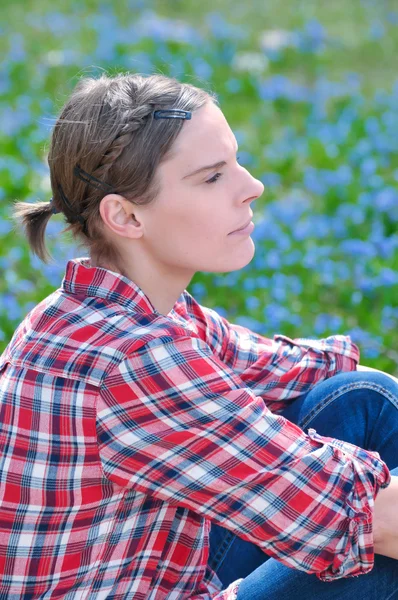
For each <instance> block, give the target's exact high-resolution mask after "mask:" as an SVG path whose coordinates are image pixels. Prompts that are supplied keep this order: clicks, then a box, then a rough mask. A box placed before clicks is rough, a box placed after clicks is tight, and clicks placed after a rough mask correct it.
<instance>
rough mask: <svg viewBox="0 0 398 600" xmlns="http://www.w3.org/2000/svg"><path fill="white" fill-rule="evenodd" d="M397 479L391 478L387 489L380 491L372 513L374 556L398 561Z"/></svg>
mask: <svg viewBox="0 0 398 600" xmlns="http://www.w3.org/2000/svg"><path fill="white" fill-rule="evenodd" d="M397 504H398V477H397V476H396V477H394V476H392V477H391V482H390V484H389V486H388V487H386V488H383V489H380V490H379V493H378V495H377V497H376V499H375V504H374V511H373V538H374V551H375V554H383V555H384V556H389V557H390V558H395V559H398V513H397V510H396V507H397Z"/></svg>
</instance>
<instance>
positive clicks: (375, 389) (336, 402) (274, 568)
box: [209, 371, 398, 600]
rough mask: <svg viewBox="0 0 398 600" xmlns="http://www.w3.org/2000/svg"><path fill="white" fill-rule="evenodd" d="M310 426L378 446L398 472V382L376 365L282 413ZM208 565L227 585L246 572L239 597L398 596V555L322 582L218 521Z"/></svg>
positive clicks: (330, 599)
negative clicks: (363, 570)
mask: <svg viewBox="0 0 398 600" xmlns="http://www.w3.org/2000/svg"><path fill="white" fill-rule="evenodd" d="M282 414H283V415H284V416H285V417H286V418H287V419H289V420H290V421H293V422H294V423H297V424H298V425H299V426H300V427H301V428H302V429H303V430H304V431H307V430H308V428H310V427H312V428H314V429H316V431H317V432H318V433H319V434H320V435H325V436H329V437H334V438H338V439H342V440H344V441H347V442H351V443H352V444H355V445H357V446H361V447H362V448H366V449H368V450H376V451H377V452H379V454H380V456H381V458H382V459H383V460H384V461H385V462H386V463H387V465H388V467H389V469H390V470H391V472H392V474H394V475H398V468H397V467H398V384H397V383H395V382H394V381H393V380H392V379H391V378H389V377H388V376H387V375H384V374H382V373H379V372H373V371H365V372H360V371H355V372H349V373H340V374H339V375H335V376H334V377H331V378H330V379H327V380H326V381H323V382H321V383H319V384H317V385H316V386H314V387H313V389H312V390H311V391H310V392H309V393H308V394H306V395H305V396H302V397H300V398H298V399H297V400H294V401H293V403H292V404H291V405H290V406H288V407H287V408H286V409H285V411H284V412H283V413H282ZM209 565H210V566H211V568H212V569H214V571H215V572H216V573H217V575H218V577H219V578H220V580H221V582H222V584H223V587H224V588H226V587H227V586H228V585H229V584H230V583H231V582H232V581H235V580H236V579H240V578H241V577H243V578H244V581H242V582H241V584H240V587H239V592H238V600H265V599H270V598H275V599H277V600H279V599H280V600H282V599H283V600H301V599H305V600H315V598H316V599H317V600H318V599H324V600H343V599H345V598H349V599H350V600H352V598H353V597H355V599H356V600H362V599H363V598H366V600H372V599H374V600H398V560H394V559H391V558H387V557H385V556H381V555H376V556H375V564H374V567H373V569H372V571H371V572H370V573H367V574H366V575H361V576H359V577H348V578H343V579H338V580H335V581H333V582H323V581H320V580H319V579H318V578H317V577H316V575H308V574H307V573H303V572H302V571H297V570H294V569H291V568H289V567H286V566H284V565H283V564H282V563H280V562H279V561H277V560H275V559H273V558H270V557H268V556H267V555H266V554H264V552H263V551H262V550H261V549H260V548H259V547H258V546H256V545H255V544H251V543H250V542H246V541H244V540H242V539H240V538H239V537H238V536H236V535H235V534H234V533H232V531H229V530H227V529H224V528H223V527H220V526H219V525H216V524H212V526H211V531H210V554H209Z"/></svg>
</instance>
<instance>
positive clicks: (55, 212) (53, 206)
mask: <svg viewBox="0 0 398 600" xmlns="http://www.w3.org/2000/svg"><path fill="white" fill-rule="evenodd" d="M49 204H50V208H51V212H52V214H53V215H58V214H59V213H60V212H61V211H60V210H57V209H56V207H55V204H54V198H51V199H50V203H49Z"/></svg>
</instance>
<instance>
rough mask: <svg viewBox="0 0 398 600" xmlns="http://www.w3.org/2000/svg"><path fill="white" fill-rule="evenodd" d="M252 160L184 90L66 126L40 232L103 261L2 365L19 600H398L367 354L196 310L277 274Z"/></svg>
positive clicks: (112, 85) (71, 107)
mask: <svg viewBox="0 0 398 600" xmlns="http://www.w3.org/2000/svg"><path fill="white" fill-rule="evenodd" d="M236 152H237V144H236V140H235V137H234V135H233V133H232V131H231V129H230V127H229V126H228V123H227V121H226V120H225V118H224V116H223V114H222V112H221V110H220V109H219V108H218V106H217V104H216V102H215V99H214V98H213V97H212V96H210V95H209V94H207V93H205V92H204V91H202V90H200V89H197V88H195V87H192V86H190V85H186V84H182V83H179V82H177V81H175V80H172V79H168V78H166V77H163V76H150V77H142V76H138V75H123V76H122V75H120V76H117V77H115V78H108V77H105V76H104V77H101V78H100V79H98V80H93V79H85V80H82V81H81V82H80V84H79V85H78V86H77V88H76V90H75V91H74V92H73V94H72V96H71V98H70V99H69V101H68V102H67V104H66V105H65V107H64V109H63V111H62V114H61V116H60V118H59V119H58V121H57V123H56V125H55V128H54V132H53V137H52V144H51V149H50V153H49V165H50V172H51V184H52V189H53V197H52V200H51V202H48V203H38V204H36V205H29V204H23V203H22V204H21V203H20V204H18V205H17V207H16V214H17V215H18V216H19V217H20V218H22V221H23V224H24V226H25V230H26V234H27V238H28V240H29V243H30V245H31V248H32V250H33V251H34V252H36V253H37V254H38V255H39V256H40V257H41V258H42V259H43V260H45V259H46V249H45V243H44V232H45V227H46V223H47V221H48V220H49V219H50V218H51V215H52V214H53V213H55V212H61V213H63V215H64V217H65V219H66V222H67V223H68V225H69V227H70V229H72V231H73V232H74V234H75V235H76V236H77V237H78V238H79V239H81V240H82V241H83V242H84V243H85V245H86V246H87V247H88V250H89V258H83V259H76V260H72V261H70V262H69V263H68V264H67V266H66V273H65V277H64V279H63V281H62V284H61V287H60V288H59V289H58V290H56V291H55V292H54V293H53V294H51V295H50V296H49V297H48V298H46V299H45V300H43V301H42V302H41V303H40V304H39V305H38V306H37V307H36V308H34V309H33V310H32V311H31V312H30V313H29V314H28V316H27V317H26V318H25V320H24V321H23V322H22V323H21V325H20V326H19V327H18V328H17V330H16V332H15V334H14V336H13V338H12V340H11V342H10V344H9V346H8V347H7V349H6V350H5V352H4V354H3V356H2V357H1V359H0V422H1V427H0V598H1V599H3V598H4V599H5V598H7V599H12V600H16V599H18V600H19V599H21V598H26V599H29V600H36V599H39V598H40V599H43V600H44V599H46V600H47V599H50V598H51V599H54V598H64V599H67V600H72V599H73V600H75V599H79V600H80V599H83V598H84V599H102V598H109V599H115V600H116V599H119V600H121V599H134V600H162V599H169V600H171V599H182V598H186V599H188V598H189V599H191V600H209V599H210V598H213V599H218V600H221V599H223V600H231V599H233V598H238V600H242V599H245V600H247V599H250V600H255V599H263V598H270V597H277V598H282V597H283V598H290V597H293V594H294V595H295V597H296V598H297V591H298V590H299V591H300V593H301V597H303V598H304V597H305V598H307V599H310V598H313V597H315V596H316V597H317V598H339V599H341V598H346V597H347V598H348V597H351V596H352V594H355V593H356V592H357V594H359V596H360V597H364V593H365V592H364V590H366V589H368V592H369V590H373V591H374V593H375V594H376V593H377V598H378V600H381V599H382V598H385V599H387V598H393V597H395V596H394V594H397V588H398V583H397V580H398V561H397V560H395V559H396V558H398V517H397V515H396V514H395V509H394V503H395V502H396V501H397V498H398V478H397V477H396V476H394V474H393V476H391V474H390V469H393V468H394V467H397V466H398V465H397V463H398V460H397V457H398V452H397V450H398V441H397V440H398V418H397V407H398V385H397V383H396V381H394V380H393V378H391V377H389V376H387V375H384V374H382V373H380V372H357V367H358V349H357V348H356V346H355V345H354V344H353V343H352V342H351V340H350V339H349V338H348V337H345V336H341V335H338V336H331V337H329V338H327V339H323V340H292V339H289V338H287V337H285V336H283V335H275V337H274V339H273V340H270V339H267V338H265V337H262V336H260V335H257V334H255V333H253V332H251V331H249V330H248V329H245V328H243V327H240V326H236V325H233V324H231V323H229V322H228V321H227V320H225V319H224V318H222V317H220V316H219V315H218V314H217V313H216V312H215V311H213V310H210V309H208V308H206V307H204V306H201V305H199V304H198V303H197V302H196V301H195V299H194V298H193V297H192V296H191V295H190V294H189V293H188V292H187V291H186V287H187V286H188V284H189V282H190V280H191V278H192V276H193V275H194V273H195V272H196V271H198V270H204V271H215V272H228V271H231V270H235V269H240V268H242V267H244V266H245V265H247V264H248V263H249V262H250V260H251V259H252V257H253V254H254V245H253V241H252V239H251V237H250V234H251V232H252V230H253V224H252V223H251V219H252V216H253V212H252V203H253V201H254V200H256V198H258V197H259V196H260V195H261V193H262V192H263V185H262V184H261V183H260V182H259V181H258V180H256V179H254V178H253V177H252V176H251V175H250V174H249V173H248V172H247V171H246V169H244V168H243V167H242V166H240V165H239V164H238V162H237V160H236ZM295 422H296V423H298V424H299V426H298V425H296V424H295ZM324 436H328V437H324ZM339 438H341V439H342V440H344V441H339ZM361 447H363V448H367V450H365V449H362V448H361ZM397 474H398V473H397ZM375 552H376V553H377V554H378V555H379V556H378V557H377V559H376V564H374V553H375ZM267 559H269V560H267ZM378 559H380V560H379V561H378ZM367 573H369V574H367ZM360 574H364V575H363V576H361V577H359V578H357V577H354V578H353V577H352V576H354V575H360ZM325 581H328V582H330V583H325ZM366 586H368V587H367V588H366ZM358 590H360V591H359V592H358ZM368 592H366V597H367V598H370V597H372V596H371V592H369V593H368ZM282 594H283V595H282ZM361 594H362V596H361Z"/></svg>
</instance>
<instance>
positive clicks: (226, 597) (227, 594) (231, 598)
mask: <svg viewBox="0 0 398 600" xmlns="http://www.w3.org/2000/svg"><path fill="white" fill-rule="evenodd" d="M242 581H243V578H241V579H237V580H236V581H234V582H233V583H230V584H229V586H228V587H227V589H226V590H223V591H222V592H219V593H218V594H217V596H214V597H213V600H236V599H237V597H238V589H239V584H240V583H241V582H242Z"/></svg>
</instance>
